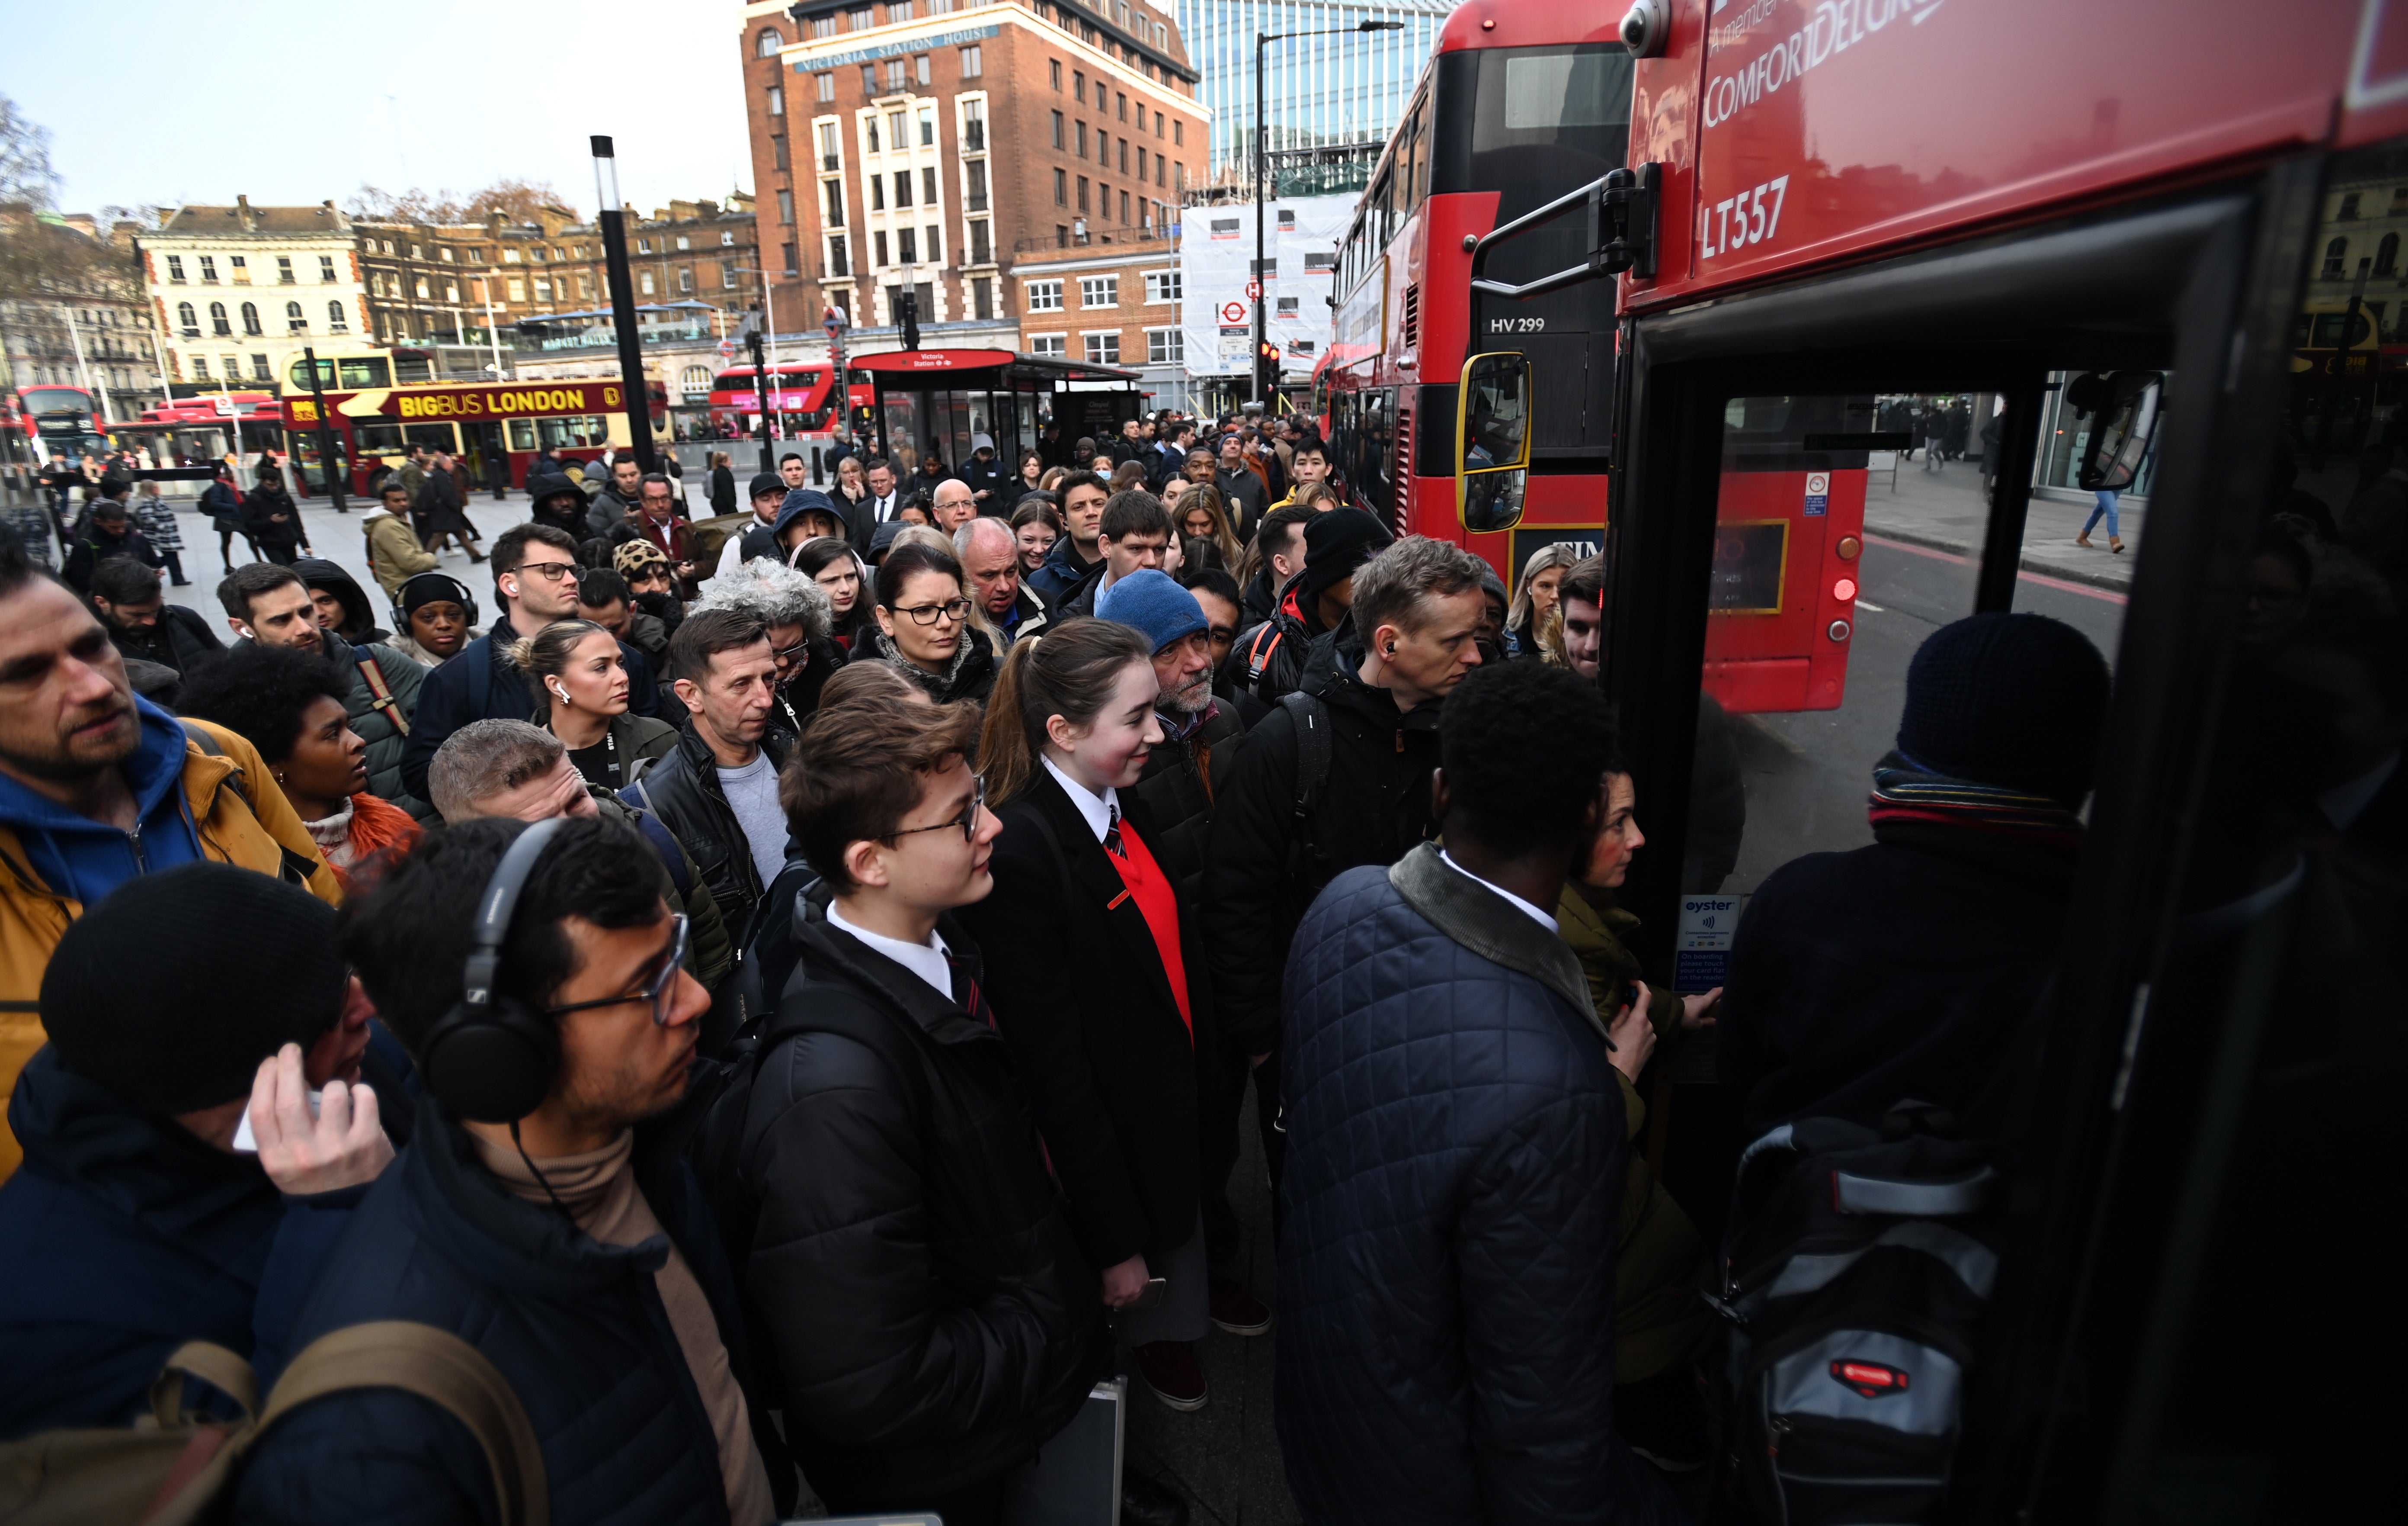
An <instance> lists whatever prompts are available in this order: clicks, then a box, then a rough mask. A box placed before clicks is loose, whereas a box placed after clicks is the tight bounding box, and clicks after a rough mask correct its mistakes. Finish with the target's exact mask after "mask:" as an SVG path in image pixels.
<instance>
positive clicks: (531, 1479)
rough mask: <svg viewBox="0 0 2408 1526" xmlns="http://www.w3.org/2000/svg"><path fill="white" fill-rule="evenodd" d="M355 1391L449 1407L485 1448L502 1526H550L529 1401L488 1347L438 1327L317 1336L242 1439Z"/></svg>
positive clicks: (381, 1323)
mask: <svg viewBox="0 0 2408 1526" xmlns="http://www.w3.org/2000/svg"><path fill="white" fill-rule="evenodd" d="M351 1389H400V1390H401V1391H404V1392H406V1393H414V1394H416V1395H417V1396H418V1397H420V1398H422V1399H423V1400H425V1401H426V1402H427V1403H429V1404H432V1405H437V1407H439V1408H441V1409H443V1410H444V1411H446V1412H447V1413H449V1414H450V1415H451V1416H452V1418H453V1419H457V1420H458V1421H459V1422H460V1423H461V1424H463V1425H465V1426H466V1427H467V1428H468V1433H469V1434H470V1435H473V1436H475V1437H476V1438H477V1442H478V1445H480V1446H481V1447H482V1448H484V1449H485V1462H486V1465H487V1466H488V1467H490V1468H492V1470H493V1475H494V1499H495V1503H496V1504H497V1505H498V1506H499V1507H500V1515H501V1519H502V1520H503V1522H504V1526H548V1523H549V1521H550V1520H551V1519H552V1491H551V1488H550V1486H549V1484H548V1483H547V1482H546V1481H545V1477H544V1468H543V1448H541V1446H540V1445H538V1442H537V1441H536V1434H535V1427H534V1425H533V1424H531V1423H530V1422H529V1421H528V1419H527V1414H526V1407H525V1406H524V1405H522V1404H520V1403H519V1396H518V1394H517V1393H516V1392H515V1391H513V1390H512V1389H511V1388H510V1384H509V1379H508V1378H506V1377H504V1376H502V1375H501V1373H500V1372H499V1371H498V1370H497V1369H495V1366H494V1364H493V1363H492V1362H488V1361H487V1360H486V1359H485V1357H484V1355H483V1353H481V1352H480V1351H479V1350H478V1349H477V1348H475V1347H473V1346H470V1345H469V1344H468V1343H467V1342H466V1341H464V1340H462V1339H461V1338H460V1337H459V1336H457V1335H454V1334H452V1333H451V1332H450V1331H448V1330H437V1329H436V1328H435V1327H434V1326H433V1325H424V1324H418V1323H415V1322H413V1321H411V1320H408V1319H379V1320H375V1321H372V1322H370V1323H367V1324H359V1325H351V1326H349V1327H347V1328H345V1329H342V1330H337V1331H334V1332H332V1333H328V1334H324V1335H321V1336H319V1337H318V1338H317V1339H316V1340H314V1341H311V1342H310V1343H309V1344H308V1347H307V1348H304V1349H303V1350H302V1352H301V1354H300V1355H298V1356H296V1357H294V1359H293V1362H292V1365H290V1366H288V1367H286V1368H285V1369H284V1376H282V1377H280V1378H279V1379H277V1383H276V1390H275V1391H274V1392H273V1393H271V1394H269V1395H268V1398H267V1410H266V1413H265V1414H263V1415H262V1416H261V1417H260V1419H259V1427H258V1429H257V1430H255V1431H253V1432H251V1434H250V1435H249V1436H248V1437H246V1438H245V1440H246V1442H248V1443H253V1444H255V1443H256V1441H257V1438H258V1437H259V1436H260V1435H261V1434H263V1433H265V1432H266V1431H267V1430H268V1428H269V1427H271V1426H273V1425H274V1424H275V1423H276V1422H277V1421H278V1420H279V1419H283V1418H284V1417H285V1416H287V1415H289V1414H291V1413H292V1412H293V1411H294V1410H295V1409H298V1408H300V1407H301V1406H302V1405H306V1404H308V1403H309V1402H310V1401H311V1400H313V1399H322V1398H324V1397H326V1396H327V1395H329V1394H334V1393H341V1392H344V1391H348V1390H351Z"/></svg>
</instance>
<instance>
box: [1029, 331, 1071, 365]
mask: <svg viewBox="0 0 2408 1526" xmlns="http://www.w3.org/2000/svg"><path fill="white" fill-rule="evenodd" d="M1028 352H1029V353H1030V354H1032V355H1051V356H1053V357H1054V359H1056V360H1059V359H1061V358H1062V357H1063V356H1064V355H1067V354H1068V353H1069V336H1068V335H1061V334H1032V335H1029V336H1028Z"/></svg>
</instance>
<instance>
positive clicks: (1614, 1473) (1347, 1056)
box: [1275, 846, 1685, 1526]
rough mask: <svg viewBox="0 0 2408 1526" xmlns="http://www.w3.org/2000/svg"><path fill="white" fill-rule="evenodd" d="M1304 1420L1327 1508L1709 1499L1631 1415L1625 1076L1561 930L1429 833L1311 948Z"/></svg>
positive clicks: (1297, 1420)
mask: <svg viewBox="0 0 2408 1526" xmlns="http://www.w3.org/2000/svg"><path fill="white" fill-rule="evenodd" d="M1286 998H1287V1013H1288V1030H1287V1037H1286V1043H1285V1048H1284V1051H1283V1062H1284V1076H1285V1080H1286V1087H1287V1169H1286V1174H1285V1176H1284V1177H1283V1181H1282V1183H1281V1205H1282V1207H1283V1210H1284V1217H1283V1230H1282V1237H1281V1244H1280V1319H1281V1321H1282V1327H1281V1335H1280V1348H1279V1367H1278V1375H1277V1379H1276V1389H1275V1391H1276V1395H1277V1405H1278V1407H1277V1415H1278V1427H1279V1436H1280V1444H1281V1447H1282V1449H1283V1452H1284V1454H1285V1457H1286V1461H1287V1476H1288V1483H1289V1485H1290V1487H1291V1488H1292V1489H1293V1490H1295V1493H1296V1501H1297V1506H1298V1507H1299V1509H1300V1510H1301V1512H1302V1514H1303V1516H1304V1518H1305V1519H1307V1520H1312V1521H1315V1522H1339V1521H1349V1522H1352V1521H1360V1522H1364V1523H1367V1526H1369V1523H1370V1522H1380V1523H1382V1526H1395V1523H1398V1522H1430V1523H1432V1526H1436V1523H1438V1522H1459V1521H1473V1520H1481V1521H1555V1520H1561V1521H1573V1520H1583V1521H1599V1520H1603V1521H1613V1522H1617V1523H1620V1522H1666V1523H1670V1522H1672V1521H1677V1520H1681V1519H1685V1518H1684V1515H1683V1514H1682V1512H1681V1510H1680V1507H1679V1506H1678V1505H1676V1504H1675V1503H1674V1502H1673V1500H1672V1499H1671V1497H1670V1494H1669V1492H1667V1491H1666V1490H1665V1489H1664V1487H1663V1486H1662V1485H1661V1484H1660V1483H1658V1482H1656V1480H1655V1479H1654V1477H1653V1476H1652V1475H1651V1471H1650V1470H1649V1469H1647V1468H1646V1467H1644V1466H1643V1465H1642V1464H1641V1463H1640V1462H1637V1461H1636V1460H1635V1459H1633V1458H1632V1457H1631V1455H1630V1452H1629V1450H1628V1448H1627V1447H1625V1446H1624V1445H1623V1443H1622V1442H1621V1440H1620V1439H1619V1438H1618V1437H1617V1436H1616V1435H1615V1434H1614V1431H1613V1323H1614V1306H1613V1263H1614V1228H1615V1220H1616V1218H1617V1210H1618V1208H1619V1205H1620V1203H1621V1197H1622V1177H1623V1164H1624V1157H1625V1153H1626V1147H1625V1143H1624V1138H1625V1123H1624V1119H1623V1114H1622V1097H1621V1093H1620V1091H1619V1090H1618V1089H1617V1088H1616V1087H1615V1086H1614V1084H1613V1080H1612V1079H1611V1078H1610V1077H1609V1076H1608V1074H1607V1071H1608V1068H1609V1067H1608V1066H1607V1064H1606V1062H1605V1049H1604V1046H1603V1044H1602V1043H1601V1042H1600V1038H1601V1036H1602V1033H1601V1029H1600V1028H1599V1025H1598V1020H1597V1015H1596V1013H1595V1012H1593V1011H1592V1010H1590V1007H1589V1003H1588V999H1587V991H1586V990H1585V988H1584V983H1583V981H1582V978H1581V972H1580V967H1579V964H1578V963H1577V962H1576V961H1575V960H1574V959H1573V958H1572V956H1571V951H1570V949H1569V948H1565V947H1564V945H1563V943H1562V942H1561V940H1559V939H1558V938H1556V937H1555V936H1554V935H1553V934H1550V933H1548V932H1547V931H1546V929H1545V928H1543V927H1542V926H1541V925H1540V924H1539V923H1538V922H1536V921H1535V920H1532V919H1531V918H1529V917H1528V916H1527V914H1526V913H1524V912H1522V911H1521V910H1519V909H1517V908H1516V907H1514V906H1512V904H1511V903H1509V902H1507V901H1506V900H1504V899H1503V898H1502V897H1501V896H1498V895H1497V894H1496V893H1495V892H1493V891H1489V890H1487V889H1485V888H1484V887H1483V886H1481V885H1480V884H1479V883H1478V882H1476V881H1474V880H1472V879H1471V878H1469V877H1468V876H1465V875H1462V874H1460V873H1457V872H1456V871H1455V870H1454V869H1451V868H1449V867H1447V866H1446V865H1445V863H1443V862H1441V859H1440V856H1439V852H1438V849H1436V848H1435V847H1429V846H1425V847H1423V848H1422V849H1417V850H1416V851H1415V852H1414V854H1413V855H1412V857H1410V858H1408V859H1407V860H1405V861H1404V862H1403V863H1399V864H1398V865H1397V866H1396V867H1395V868H1394V869H1390V870H1382V869H1377V868H1371V867H1369V866H1367V867H1363V868H1358V869H1354V870H1350V871H1349V872H1347V873H1346V874H1344V875H1341V876H1340V877H1338V878H1337V879H1336V880H1334V881H1332V882H1331V884H1330V886H1329V888H1328V890H1327V891H1325V892H1324V893H1323V894H1322V896H1321V898H1320V899H1319V900H1318V901H1316V902H1315V903H1314V904H1313V906H1312V912H1311V913H1310V914H1309V915H1308V916H1307V917H1306V918H1305V920H1304V925H1303V926H1302V928H1300V929H1299V930H1298V932H1297V940H1296V949H1295V955H1294V957H1293V959H1292V960H1291V961H1290V962H1289V965H1288V973H1287V982H1286Z"/></svg>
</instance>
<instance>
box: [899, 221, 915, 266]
mask: <svg viewBox="0 0 2408 1526" xmlns="http://www.w3.org/2000/svg"><path fill="white" fill-rule="evenodd" d="M895 258H896V264H907V265H915V264H919V263H920V235H919V234H918V232H917V231H916V230H914V229H911V228H897V229H896V230H895Z"/></svg>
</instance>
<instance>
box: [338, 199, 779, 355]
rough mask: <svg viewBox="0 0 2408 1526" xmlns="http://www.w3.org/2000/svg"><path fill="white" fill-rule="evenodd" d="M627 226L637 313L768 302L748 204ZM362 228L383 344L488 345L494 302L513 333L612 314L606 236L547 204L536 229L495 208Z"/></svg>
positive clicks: (676, 205)
mask: <svg viewBox="0 0 2408 1526" xmlns="http://www.w3.org/2000/svg"><path fill="white" fill-rule="evenodd" d="M625 218H626V224H627V260H628V265H629V272H630V275H631V277H632V278H633V279H634V281H635V288H636V304H637V306H638V307H652V306H666V305H667V304H670V303H678V302H701V303H707V304H709V305H710V306H711V307H717V308H720V309H723V310H725V311H728V312H744V311H748V310H750V309H752V308H753V307H758V306H759V305H760V292H761V287H760V278H759V277H758V276H757V275H755V274H753V272H755V271H757V270H758V269H759V268H760V265H761V262H760V259H759V257H758V256H759V252H760V251H759V249H758V247H757V245H756V244H755V242H754V237H755V232H756V226H757V225H756V223H755V222H754V220H753V200H752V198H751V197H750V196H748V195H746V194H744V193H741V192H738V193H736V194H735V195H733V196H730V197H729V198H728V199H727V201H725V202H724V203H721V202H715V201H676V202H671V203H670V204H669V205H668V206H667V207H661V208H658V209H656V210H655V211H654V212H653V213H652V216H651V217H649V218H646V217H643V216H641V215H640V214H639V213H638V212H637V211H636V209H635V208H634V207H629V208H627V209H626V213H625ZM353 226H354V227H355V229H356V231H357V233H358V235H359V257H360V268H361V272H362V274H363V276H364V278H365V279H366V284H367V310H368V315H369V320H370V324H371V327H372V330H373V332H374V334H375V336H376V338H377V339H378V340H380V341H381V342H383V343H387V344H410V343H413V342H417V343H432V342H435V341H437V340H440V341H443V342H446V343H464V342H465V343H480V342H482V337H483V332H484V328H485V322H486V316H485V315H486V305H487V304H488V303H489V302H490V303H491V304H492V312H493V321H494V322H495V324H496V325H498V326H501V327H503V328H504V330H505V332H506V333H507V330H508V325H509V324H511V323H513V322H516V321H519V320H521V319H526V318H538V317H548V316H552V315H555V314H561V313H573V312H586V311H593V310H595V309H598V308H604V307H609V305H610V283H609V278H607V277H606V276H605V274H604V271H603V262H602V232H601V229H600V228H599V227H598V226H597V225H596V224H595V223H592V222H581V221H578V220H577V214H576V213H575V212H573V211H571V210H569V209H568V208H566V207H540V208H538V213H537V221H533V222H514V221H510V220H509V218H508V217H507V216H506V215H504V214H503V213H501V212H498V211H496V212H495V213H494V214H493V215H492V216H491V217H489V218H487V219H485V220H484V221H480V222H468V223H442V224H437V223H423V222H375V221H356V222H355V223H354V224H353ZM464 332H465V334H466V337H463V335H464ZM508 342H509V341H508V339H507V338H506V339H505V340H504V343H505V344H507V343H508Z"/></svg>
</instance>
